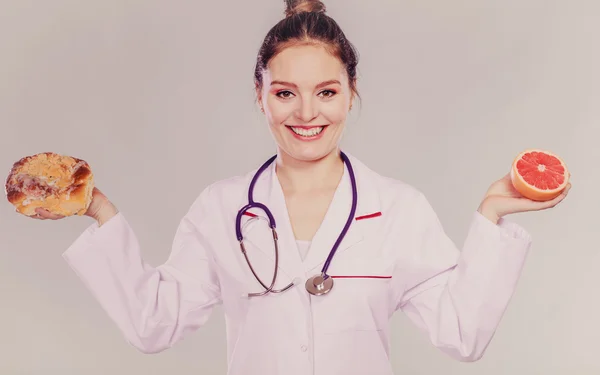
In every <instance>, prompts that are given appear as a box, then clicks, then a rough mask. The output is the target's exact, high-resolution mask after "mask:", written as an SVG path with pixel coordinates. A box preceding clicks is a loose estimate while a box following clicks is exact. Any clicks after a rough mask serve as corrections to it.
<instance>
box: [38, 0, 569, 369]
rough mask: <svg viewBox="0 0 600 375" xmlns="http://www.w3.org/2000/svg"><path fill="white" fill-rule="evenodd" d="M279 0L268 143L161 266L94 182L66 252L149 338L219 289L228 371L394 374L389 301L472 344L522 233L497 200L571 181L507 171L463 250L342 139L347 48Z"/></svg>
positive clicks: (483, 328) (414, 196) (200, 212)
mask: <svg viewBox="0 0 600 375" xmlns="http://www.w3.org/2000/svg"><path fill="white" fill-rule="evenodd" d="M287 3H288V4H287V5H288V8H287V10H286V18H285V19H283V20H282V21H280V22H279V23H278V24H277V25H275V26H274V28H273V29H272V30H271V31H270V32H269V33H268V35H267V36H266V38H265V40H264V44H263V46H262V47H261V49H260V51H259V54H258V59H257V64H256V74H255V77H254V78H255V83H256V93H257V96H258V103H259V105H260V108H261V110H262V112H263V113H264V114H265V116H266V119H267V122H268V125H269V128H270V130H271V132H272V134H273V137H274V139H275V141H276V143H277V154H276V159H275V160H273V161H272V163H266V164H265V166H264V168H260V169H259V170H258V171H251V173H248V174H247V175H245V176H239V177H234V178H231V179H227V180H224V181H219V182H215V183H214V184H211V185H210V186H208V187H207V188H206V189H205V190H204V191H202V192H201V193H200V195H199V197H198V198H197V200H196V201H195V202H194V204H193V205H192V207H191V208H190V210H189V212H188V213H187V214H186V215H185V217H184V218H183V219H182V221H181V223H180V226H179V228H178V230H177V233H176V235H175V239H174V243H173V247H172V252H171V255H170V257H169V259H168V260H167V262H166V263H165V264H163V265H161V266H159V267H151V266H149V265H148V264H146V263H144V262H143V260H142V258H141V255H140V254H141V253H140V248H139V243H138V241H137V238H136V234H135V233H134V231H133V230H132V228H131V227H130V226H129V224H128V222H127V221H126V219H125V217H124V215H123V214H122V213H120V212H119V211H118V210H117V208H116V207H115V206H114V205H113V204H112V203H111V202H110V201H109V200H108V199H107V198H106V197H105V196H104V195H102V193H101V192H100V191H99V190H97V189H96V190H95V192H94V199H93V202H92V204H91V206H90V208H89V210H88V212H87V215H88V216H90V217H92V218H94V219H95V221H96V222H95V223H94V224H93V225H92V226H90V227H89V229H87V230H86V231H85V232H84V233H83V234H82V235H81V236H80V237H79V238H78V239H77V240H76V241H75V242H74V243H73V244H72V246H71V247H70V248H69V249H68V250H67V251H66V252H65V253H64V258H65V259H66V261H67V262H68V263H69V264H70V266H71V267H72V268H73V270H74V271H75V272H76V273H77V275H78V276H79V277H80V278H81V280H82V281H83V282H84V283H85V285H86V286H87V287H88V288H89V290H90V291H91V292H92V293H93V294H94V296H95V298H97V300H98V301H99V303H100V304H101V305H102V307H103V308H104V309H105V311H106V312H107V313H108V315H109V316H110V317H111V318H112V319H113V320H114V322H115V323H116V324H117V325H118V327H119V328H120V330H121V331H122V332H123V334H124V335H125V337H126V339H127V340H128V341H129V342H130V343H131V344H132V345H133V346H135V347H136V348H138V349H139V350H141V351H142V352H145V353H156V352H159V351H162V350H165V349H166V348H169V347H171V346H172V345H174V344H175V343H176V342H178V340H180V339H181V338H182V337H184V335H186V334H188V333H189V332H191V331H194V330H196V329H197V328H198V327H200V326H201V325H202V324H204V323H205V322H206V320H207V319H208V317H209V314H210V312H211V310H212V309H213V307H214V306H215V305H216V304H223V306H224V311H225V315H226V322H227V335H228V337H227V339H228V367H229V374H262V375H267V374H324V375H325V374H327V375H330V374H361V375H364V374H373V375H383V374H391V373H392V369H391V366H390V363H389V356H390V351H389V344H388V339H389V321H390V317H391V315H392V314H393V313H394V312H395V311H398V310H401V311H403V312H404V313H405V314H407V315H408V317H409V318H410V319H411V320H412V321H413V322H414V323H415V324H416V325H418V326H419V327H420V328H421V329H422V330H423V331H424V332H425V333H426V334H427V335H428V336H429V338H430V340H431V342H432V343H433V345H435V346H436V347H438V348H439V349H440V350H442V351H444V352H445V353H447V354H448V355H450V356H452V357H453V358H456V359H457V360H462V361H475V360H477V359H479V358H480V357H481V356H482V355H483V353H484V351H485V348H486V347H487V345H488V344H489V342H490V340H491V339H492V336H493V334H494V331H495V330H496V328H497V326H498V324H499V322H500V319H501V316H502V314H503V312H504V311H505V309H506V307H507V304H508V303H509V300H510V298H511V296H512V294H513V291H514V290H515V284H516V283H517V280H518V278H519V275H520V272H521V269H522V266H523V263H524V261H525V258H526V254H527V252H528V249H529V248H530V237H529V235H528V234H527V233H526V232H525V231H524V230H523V229H522V228H520V227H519V226H517V225H516V224H514V223H510V222H508V221H507V220H506V219H505V218H504V216H505V215H508V214H512V213H516V212H524V211H535V210H541V209H546V208H550V207H553V206H555V205H556V204H557V203H559V202H560V201H561V200H562V199H564V197H565V195H566V192H565V193H564V194H563V195H561V196H560V197H558V198H556V199H555V200H553V201H550V202H545V203H539V202H533V201H529V200H526V199H524V198H521V197H518V196H517V195H516V194H515V193H514V190H513V189H512V187H511V184H510V179H509V177H508V176H505V177H504V178H502V179H500V180H498V181H496V182H495V183H493V184H492V185H491V187H490V189H489V190H488V191H487V193H486V195H485V198H484V199H483V201H482V202H481V204H480V205H479V207H478V209H477V211H476V212H474V215H473V220H472V223H471V226H470V229H469V232H468V236H467V240H466V242H465V244H464V247H463V248H462V251H459V250H458V249H457V248H456V247H455V245H454V244H453V243H452V242H451V240H450V239H449V238H448V237H447V236H446V235H445V234H444V231H443V228H442V226H441V225H440V223H439V221H438V219H437V217H436V214H435V213H434V211H433V210H432V208H431V206H430V205H429V203H428V201H427V200H426V198H425V197H424V196H423V195H422V194H421V193H420V192H419V191H417V190H416V189H415V188H413V187H411V186H410V185H408V184H406V183H403V182H401V181H397V180H393V179H390V178H387V177H383V176H380V175H378V174H377V173H376V172H374V171H372V170H370V169H369V168H368V167H367V166H365V165H364V164H362V163H360V161H358V160H356V159H355V158H354V157H352V156H347V155H346V154H344V153H343V152H341V150H340V149H339V147H338V143H339V141H340V137H341V135H342V133H343V130H344V126H345V120H346V117H347V113H348V111H349V109H350V108H351V106H352V102H353V100H354V98H355V96H356V95H357V90H356V64H357V57H356V54H355V51H354V50H353V48H352V45H351V44H350V42H349V41H348V40H347V39H346V38H345V36H344V33H343V32H342V31H341V30H340V28H339V27H338V25H337V24H336V23H335V21H334V20H332V19H331V18H329V17H328V16H326V15H325V7H324V5H323V4H322V3H321V2H320V1H299V2H295V1H288V2H287ZM256 172H260V173H258V174H256ZM255 175H256V176H257V178H256V180H255V181H253V177H254V176H255ZM251 184H252V187H253V189H252V194H253V195H252V198H253V199H254V201H255V202H258V203H262V204H264V205H266V207H268V208H269V209H270V210H271V211H270V212H272V215H273V218H274V219H275V221H276V224H277V225H276V229H275V230H276V234H277V236H276V238H278V249H279V252H278V257H277V258H275V257H274V254H275V253H274V245H273V240H274V236H273V235H272V233H273V232H272V231H271V230H270V229H269V227H268V226H267V224H268V220H255V218H256V217H262V218H268V215H267V214H266V213H265V211H264V210H263V209H262V208H263V206H258V207H252V208H250V209H248V210H245V211H241V212H240V211H239V210H240V209H241V208H242V207H244V206H245V205H246V204H247V202H248V192H249V186H250V185H251ZM567 190H568V189H567ZM238 213H240V214H239V215H238ZM257 215H258V216H257ZM39 217H40V218H43V219H59V217H56V216H53V215H50V214H49V213H48V212H41V211H40V212H39ZM236 220H239V224H240V227H241V229H242V231H243V242H242V244H243V249H244V250H245V251H246V253H243V252H242V251H241V250H240V249H241V248H242V246H240V242H238V237H236V230H235V227H234V223H236ZM347 224H349V227H347ZM332 249H334V250H335V253H334V256H333V258H331V259H328V255H329V254H330V251H331V250H332ZM245 256H248V259H249V260H250V264H251V265H252V267H253V268H252V270H251V269H250V268H249V267H248V264H247V263H246V258H245ZM275 262H277V267H276V269H277V278H276V280H275V283H274V284H273V285H271V284H272V283H271V282H272V275H273V271H274V270H275ZM325 264H328V265H329V267H328V269H327V270H326V272H325V273H323V274H321V272H320V271H321V270H322V269H323V266H324V265H325ZM252 271H255V272H256V275H258V276H259V277H260V278H261V280H262V281H263V283H264V285H261V284H260V283H259V282H258V281H257V280H256V278H255V276H254V275H253V273H252ZM314 275H317V276H322V277H323V279H319V280H317V282H315V281H314V280H313V279H310V278H311V277H312V276H314ZM332 282H333V283H332ZM270 287H272V288H270ZM265 288H267V289H269V290H271V289H272V290H271V293H264V291H265ZM253 293H256V294H257V295H253Z"/></svg>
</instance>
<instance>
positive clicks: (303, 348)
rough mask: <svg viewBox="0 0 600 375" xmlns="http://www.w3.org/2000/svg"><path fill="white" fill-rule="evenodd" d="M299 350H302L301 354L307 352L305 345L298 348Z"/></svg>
mask: <svg viewBox="0 0 600 375" xmlns="http://www.w3.org/2000/svg"><path fill="white" fill-rule="evenodd" d="M300 350H302V351H303V352H305V351H307V350H308V347H306V345H302V346H301V347H300Z"/></svg>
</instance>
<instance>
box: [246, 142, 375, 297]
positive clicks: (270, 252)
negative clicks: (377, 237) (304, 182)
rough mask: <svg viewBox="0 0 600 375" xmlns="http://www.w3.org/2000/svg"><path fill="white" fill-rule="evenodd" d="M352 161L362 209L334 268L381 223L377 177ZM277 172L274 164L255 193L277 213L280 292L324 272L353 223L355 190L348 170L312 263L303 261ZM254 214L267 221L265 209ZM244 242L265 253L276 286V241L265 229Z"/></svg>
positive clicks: (255, 228) (251, 229) (250, 232)
mask: <svg viewBox="0 0 600 375" xmlns="http://www.w3.org/2000/svg"><path fill="white" fill-rule="evenodd" d="M346 155H347V156H348V158H349V160H350V164H351V166H352V169H353V171H354V175H355V179H356V185H357V198H358V199H357V208H356V213H355V215H354V217H353V218H352V220H351V223H350V227H349V229H348V231H347V232H346V235H345V236H344V238H343V239H342V241H341V242H340V244H339V246H338V248H337V251H336V252H335V254H334V256H333V258H332V262H331V263H332V264H333V263H335V262H336V261H337V260H339V259H340V258H341V256H342V255H343V254H344V253H345V252H346V251H347V250H348V249H350V248H352V247H353V246H354V245H356V244H358V243H360V242H361V241H363V240H364V239H365V238H366V237H368V236H369V235H370V234H371V233H372V232H373V231H374V229H375V227H376V226H377V224H378V222H379V220H378V219H377V218H378V217H379V216H381V203H380V199H379V194H378V191H377V188H376V186H375V185H374V183H375V181H374V180H375V179H374V177H375V175H374V174H373V172H372V171H371V170H369V169H368V168H367V167H366V166H365V165H364V164H362V163H361V162H360V161H359V160H357V159H356V158H355V157H353V156H351V155H349V154H348V153H346ZM275 168H276V165H275V163H272V164H271V165H270V166H269V167H268V168H267V169H266V170H265V171H264V172H263V174H262V175H261V176H260V177H259V178H258V180H257V182H256V185H255V189H254V200H255V201H256V202H260V203H263V204H265V205H266V206H267V207H268V208H269V209H270V210H271V212H272V214H273V216H274V218H275V221H276V230H277V234H278V238H279V274H280V276H279V278H280V279H281V280H280V281H279V282H278V283H277V287H282V286H284V284H285V283H289V282H291V280H292V279H294V278H296V277H300V278H301V279H303V280H304V279H306V277H310V276H312V275H314V274H318V273H320V272H321V268H322V266H323V264H324V263H325V261H326V260H327V257H328V255H329V253H330V251H331V249H332V247H333V246H334V244H335V242H336V240H337V239H338V236H339V235H340V233H341V232H342V229H343V228H344V225H345V224H346V221H347V220H348V215H349V213H350V211H351V205H352V186H351V181H350V174H349V173H348V168H347V167H346V168H344V174H343V177H342V179H341V180H340V183H339V185H338V188H337V189H336V191H335V194H334V196H333V199H332V201H331V204H330V206H329V208H328V210H327V213H326V215H325V217H324V219H323V222H322V223H321V226H320V227H319V229H318V231H317V233H316V234H315V236H314V238H313V240H312V242H311V247H310V250H309V251H308V254H307V257H306V259H305V260H304V261H302V259H301V258H300V255H299V253H298V247H297V244H296V241H295V238H294V234H293V230H292V226H291V223H290V220H289V215H288V211H287V207H286V203H285V197H284V195H283V190H282V188H281V184H280V183H279V179H278V178H277V175H276V173H275ZM250 212H251V213H252V214H255V215H259V216H261V217H265V216H266V215H265V214H264V212H262V211H261V210H260V209H251V210H250ZM249 219H250V217H246V218H245V220H244V221H245V222H247V221H248V220H249ZM244 238H245V241H248V242H250V243H252V244H253V245H254V246H253V248H254V249H258V250H260V252H262V253H263V254H262V256H263V257H265V256H266V258H267V259H268V261H269V263H270V265H271V266H270V268H271V274H267V275H265V276H264V278H265V281H270V276H271V275H272V265H273V262H274V260H275V257H274V246H273V238H272V236H271V233H270V232H269V231H268V230H267V228H266V226H265V223H264V222H263V224H260V225H258V224H257V225H248V229H247V230H245V233H244ZM250 257H251V258H256V257H257V255H256V254H250ZM265 269H269V267H268V266H266V265H265Z"/></svg>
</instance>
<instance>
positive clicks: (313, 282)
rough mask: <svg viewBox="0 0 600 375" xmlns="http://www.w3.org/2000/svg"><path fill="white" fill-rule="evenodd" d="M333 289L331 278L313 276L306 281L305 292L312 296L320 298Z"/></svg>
mask: <svg viewBox="0 0 600 375" xmlns="http://www.w3.org/2000/svg"><path fill="white" fill-rule="evenodd" d="M331 288H333V278H332V277H327V278H325V277H323V275H315V276H313V277H311V278H309V279H308V280H306V290H307V291H308V292H309V293H310V294H312V295H313V296H320V295H323V294H326V293H328V292H329V291H330V290H331Z"/></svg>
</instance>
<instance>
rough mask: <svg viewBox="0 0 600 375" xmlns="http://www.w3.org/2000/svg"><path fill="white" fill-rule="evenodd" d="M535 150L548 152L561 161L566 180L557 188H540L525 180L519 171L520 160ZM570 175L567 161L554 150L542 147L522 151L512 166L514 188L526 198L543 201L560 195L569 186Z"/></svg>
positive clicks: (543, 152) (511, 176)
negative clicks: (542, 148)
mask: <svg viewBox="0 0 600 375" xmlns="http://www.w3.org/2000/svg"><path fill="white" fill-rule="evenodd" d="M534 152H538V153H542V154H546V155H548V156H551V157H553V158H556V159H557V160H558V161H559V162H560V164H561V166H562V167H563V169H564V174H563V176H564V180H563V182H562V183H561V184H560V185H559V186H557V187H556V188H553V189H540V188H538V187H536V186H534V185H532V184H530V183H528V182H527V181H525V179H524V178H523V176H522V175H521V174H520V173H519V171H518V169H517V164H518V162H519V161H520V160H522V159H523V157H524V156H525V155H527V154H530V153H534ZM569 177H570V173H569V170H568V169H567V166H566V164H565V162H564V161H563V160H562V159H561V158H560V157H558V156H557V155H556V154H554V153H552V152H549V151H545V150H540V149H528V150H525V151H523V152H521V153H520V154H519V155H517V157H516V158H515V159H514V161H513V164H512V168H511V170H510V178H511V181H512V184H513V186H514V188H515V189H516V190H517V191H518V192H519V194H521V195H522V196H524V197H525V198H528V199H531V200H534V201H541V202H544V201H549V200H552V199H554V198H556V197H558V196H559V195H560V194H561V193H562V192H563V190H564V189H565V188H566V187H567V185H568V183H569Z"/></svg>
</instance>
